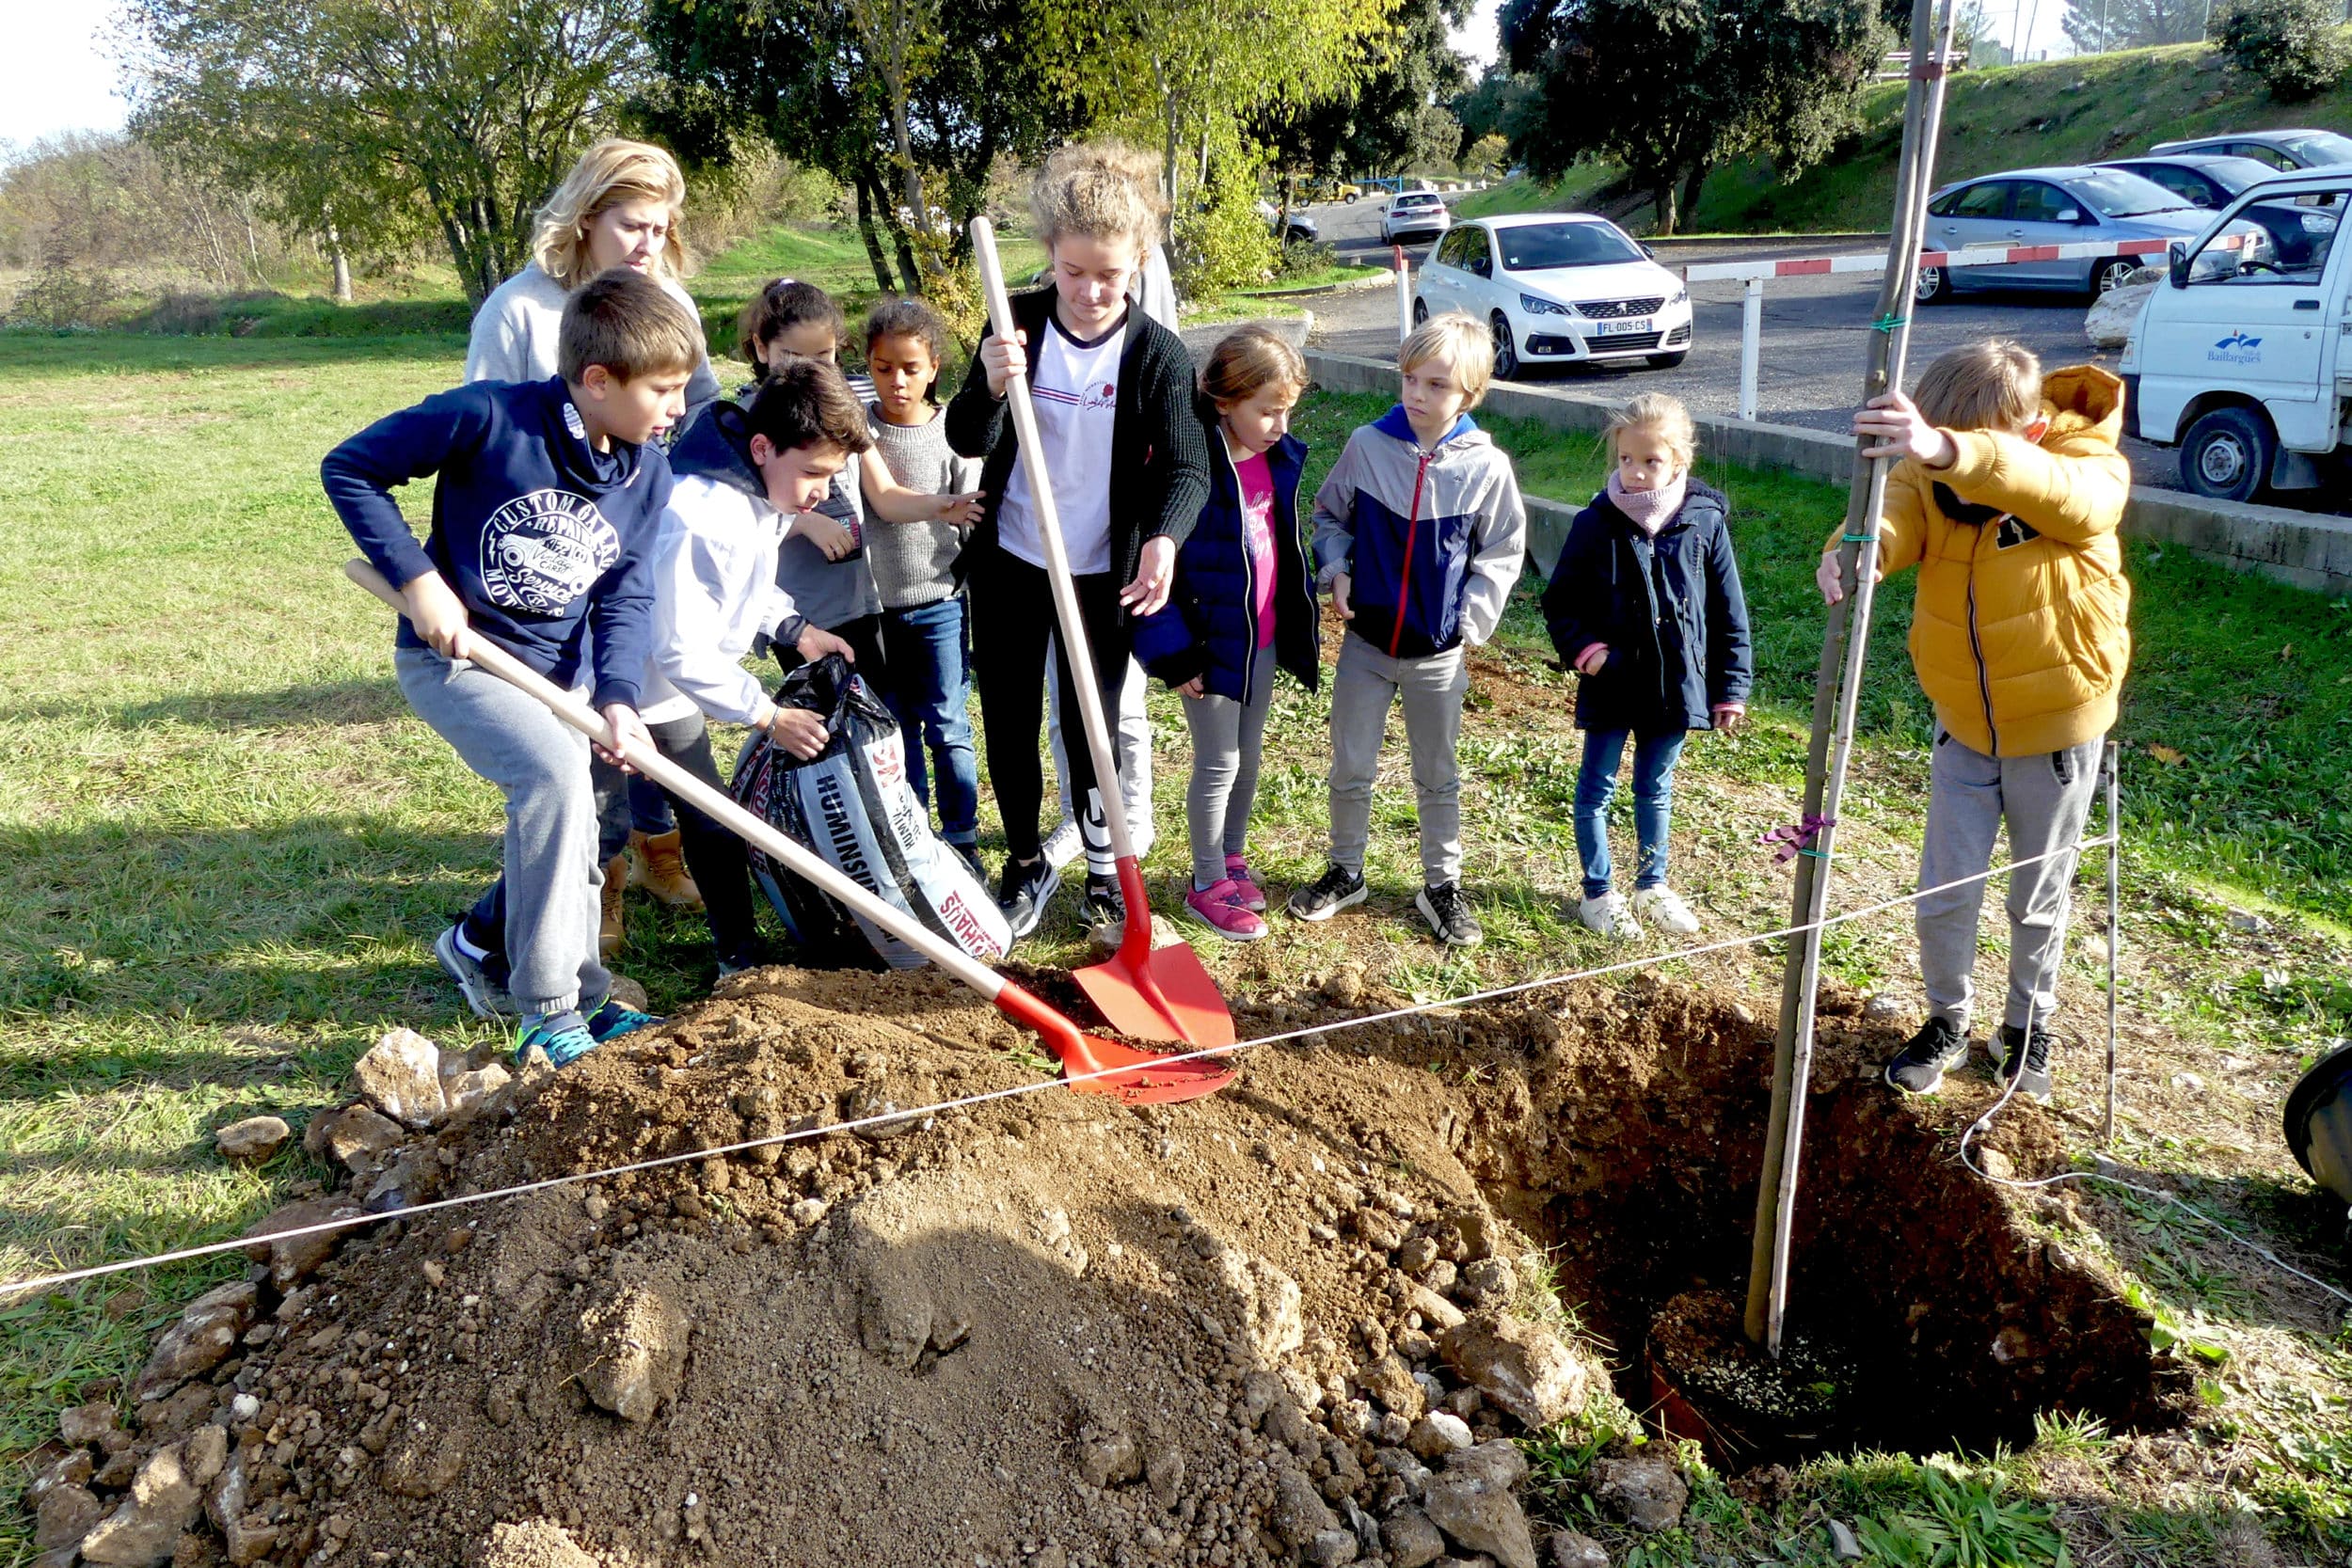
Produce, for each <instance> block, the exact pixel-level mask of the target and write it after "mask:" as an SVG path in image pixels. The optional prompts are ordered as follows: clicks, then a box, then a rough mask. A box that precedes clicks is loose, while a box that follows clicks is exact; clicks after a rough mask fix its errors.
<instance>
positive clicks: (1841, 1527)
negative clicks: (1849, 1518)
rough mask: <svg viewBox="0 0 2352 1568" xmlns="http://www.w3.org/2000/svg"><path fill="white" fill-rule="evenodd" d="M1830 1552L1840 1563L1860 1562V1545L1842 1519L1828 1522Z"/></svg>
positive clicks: (1861, 1554) (1861, 1553)
mask: <svg viewBox="0 0 2352 1568" xmlns="http://www.w3.org/2000/svg"><path fill="white" fill-rule="evenodd" d="M1829 1545H1830V1552H1831V1554H1832V1555H1833V1556H1835V1557H1836V1559H1837V1560H1838V1561H1840V1562H1860V1561H1861V1560H1862V1558H1863V1551H1862V1543H1861V1542H1860V1541H1859V1540H1857V1539H1856V1538H1855V1536H1854V1532H1853V1527H1852V1526H1851V1525H1849V1524H1848V1523H1846V1521H1845V1520H1843V1519H1832V1520H1831V1521H1830V1522H1829Z"/></svg>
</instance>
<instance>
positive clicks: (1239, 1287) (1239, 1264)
mask: <svg viewBox="0 0 2352 1568" xmlns="http://www.w3.org/2000/svg"><path fill="white" fill-rule="evenodd" d="M1216 1269H1217V1277H1218V1279H1219V1281H1220V1282H1221V1283H1222V1284H1223V1285H1224V1287H1225V1289H1226V1290H1228V1291H1232V1295H1233V1298H1234V1300H1235V1301H1236V1302H1238V1303H1239V1304H1240V1307H1241V1314H1242V1324H1243V1327H1244V1328H1245V1329H1246V1330H1247V1331H1248V1336H1249V1345H1250V1348H1251V1349H1252V1350H1254V1351H1255V1352H1257V1359H1258V1360H1260V1361H1263V1362H1279V1361H1280V1360H1281V1359H1282V1358H1283V1357H1285V1356H1287V1355H1289V1354H1291V1352H1293V1351H1295V1350H1296V1349H1297V1348H1298V1347H1299V1346H1300V1345H1302V1344H1304V1343H1305V1342H1306V1339H1307V1323H1306V1320H1305V1319H1304V1318H1303V1317H1302V1316H1300V1314H1299V1293H1298V1281H1296V1280H1295V1279H1293V1278H1292V1277H1291V1276H1290V1275H1287V1274H1284V1273H1283V1272H1282V1271H1281V1270H1280V1269H1278V1268H1276V1267H1275V1266H1274V1265H1273V1264H1271V1263H1269V1262H1267V1261H1266V1260H1265V1259H1263V1258H1255V1257H1252V1256H1250V1255H1249V1254H1248V1253H1246V1252H1243V1251H1242V1250H1241V1249H1239V1248H1238V1247H1228V1248H1226V1249H1225V1251H1223V1252H1222V1253H1220V1254H1218V1255H1217V1259H1216Z"/></svg>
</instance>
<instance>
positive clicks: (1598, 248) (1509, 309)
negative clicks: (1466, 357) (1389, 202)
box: [1413, 213, 1691, 378]
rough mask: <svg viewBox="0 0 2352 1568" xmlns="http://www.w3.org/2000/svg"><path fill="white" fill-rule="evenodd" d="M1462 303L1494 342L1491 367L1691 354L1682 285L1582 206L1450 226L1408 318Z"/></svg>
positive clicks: (1662, 366) (1657, 362)
mask: <svg viewBox="0 0 2352 1568" xmlns="http://www.w3.org/2000/svg"><path fill="white" fill-rule="evenodd" d="M1445 310H1467V311H1469V312H1470V314H1471V315H1473V316H1476V317H1478V318H1479V319H1480V320H1481V321H1484V322H1486V324H1487V327H1488V330H1490V331H1491V332H1492V333H1493V334H1494V340H1495V374H1496V375H1498V376H1502V377H1505V378H1508V377H1510V376H1514V375H1517V374H1518V372H1519V371H1520V370H1521V369H1523V368H1524V367H1526V366H1529V365H1542V364H1565V363H1569V362H1572V361H1577V360H1590V361H1595V362H1598V363H1602V364H1615V363H1622V362H1624V361H1626V360H1630V359H1644V360H1646V361H1647V362H1648V363H1649V364H1650V365H1652V366H1654V367H1656V368H1657V369H1659V370H1661V371H1662V370H1670V369H1672V368H1673V367H1675V366H1677V365H1679V364H1681V363H1682V361H1683V359H1684V358H1685V357H1686V356H1688V355H1689V354H1690V352H1691V291H1690V290H1688V289H1686V288H1684V287H1683V284H1682V279H1681V278H1679V277H1676V276H1675V275H1674V274H1673V273H1671V272H1669V271H1667V270H1666V269H1665V268H1664V267H1661V266H1660V265H1659V264H1658V263H1657V262H1656V261H1652V260H1650V256H1649V251H1648V249H1647V248H1646V247H1645V246H1644V245H1641V244H1640V243H1639V242H1638V241H1636V240H1634V239H1633V238H1632V237H1631V236H1630V235H1629V234H1627V233H1626V231H1625V230H1622V229H1619V228H1618V227H1617V226H1616V225H1615V224H1613V223H1611V222H1610V221H1609V220H1608V219H1607V218H1603V217H1595V216H1594V215H1593V214H1590V213H1521V214H1516V215H1513V216H1510V217H1493V218H1478V219H1474V220H1472V221H1470V222H1466V223H1460V224H1456V225H1455V226H1454V228H1453V229H1451V230H1448V231H1447V232H1446V236H1445V238H1443V239H1442V240H1439V241H1438V248H1437V249H1436V250H1434V251H1432V252H1430V256H1429V260H1428V261H1427V262H1425V263H1424V264H1423V265H1422V269H1421V279H1420V282H1419V284H1418V286H1417V287H1416V289H1415V291H1414V294H1413V320H1414V321H1415V322H1417V323H1418V322H1422V321H1426V320H1428V319H1429V317H1430V316H1431V315H1432V314H1434V313H1437V312H1439V311H1445Z"/></svg>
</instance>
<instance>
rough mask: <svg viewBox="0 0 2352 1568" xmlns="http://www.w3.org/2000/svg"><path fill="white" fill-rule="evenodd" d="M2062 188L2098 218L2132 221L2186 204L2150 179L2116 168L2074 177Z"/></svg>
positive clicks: (2171, 210) (2166, 211)
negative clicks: (2129, 219)
mask: <svg viewBox="0 0 2352 1568" xmlns="http://www.w3.org/2000/svg"><path fill="white" fill-rule="evenodd" d="M2066 189H2067V190H2068V192H2069V193H2070V194H2072V195H2073V196H2074V198H2075V199H2076V200H2078V201H2081V202H2083V203H2084V204H2085V205H2087V206H2089V207H2090V210H2091V211H2092V212H2094V213H2097V214H2099V215H2100V216H2101V217H2110V218H2136V217H2140V216H2143V215H2144V214H2149V213H2169V212H2175V211H2178V210H2179V209H2181V208H2183V207H2185V206H2187V205H2188V203H2186V202H2185V201H2183V200H2182V199H2181V198H2179V197H2178V196H2175V195H2174V194H2173V193H2172V192H2170V191H2168V190H2166V189H2165V188H2164V187H2163V186H2162V185H2159V184H2157V183H2156V182H2154V181H2153V180H2151V179H2148V178H2147V177H2146V176H2144V175H2138V174H2127V173H2125V172H2124V171H2123V170H2122V169H2120V168H2103V169H2100V170H2098V171H2097V172H2096V173H2093V174H2078V175H2075V176H2074V178H2072V179H2070V180H2068V181H2067V182H2066Z"/></svg>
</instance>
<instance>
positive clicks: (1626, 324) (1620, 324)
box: [1597, 316, 1650, 338]
mask: <svg viewBox="0 0 2352 1568" xmlns="http://www.w3.org/2000/svg"><path fill="white" fill-rule="evenodd" d="M1597 325H1598V326H1599V328H1600V333H1599V335H1600V336H1601V337H1603V338H1622V337H1626V336H1628V335H1629V334H1631V333H1635V332H1647V331H1648V330H1649V329H1650V325H1649V318H1648V317H1647V316H1636V317H1634V318H1633V319H1631V320H1630V321H1614V322H1600V323H1597Z"/></svg>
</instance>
